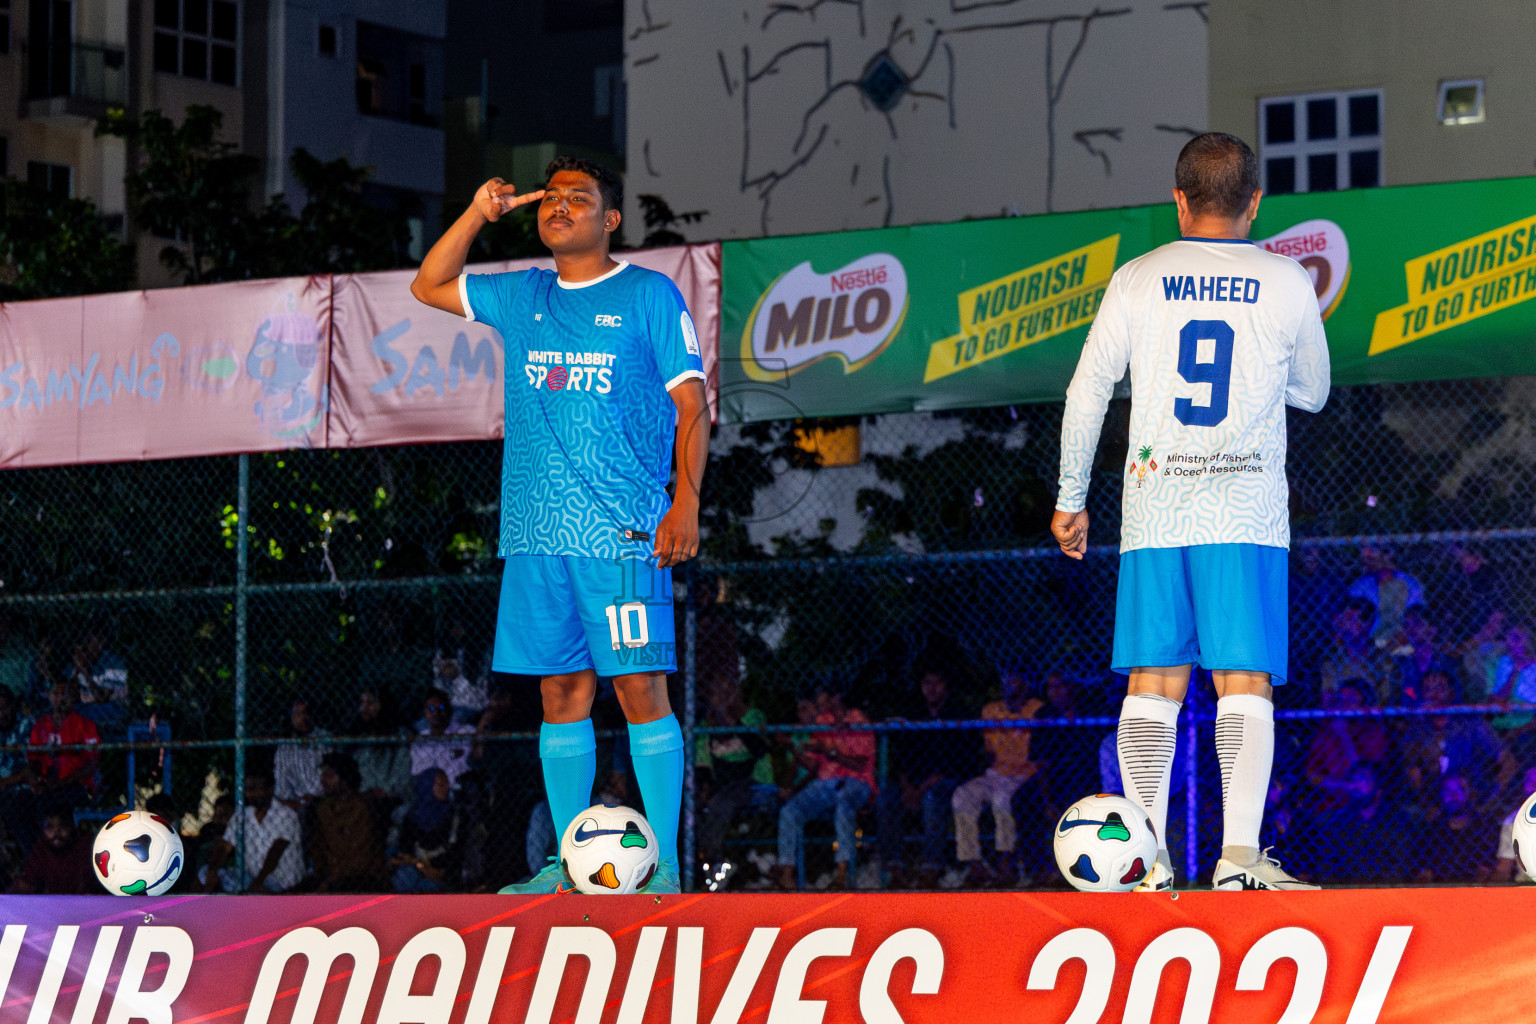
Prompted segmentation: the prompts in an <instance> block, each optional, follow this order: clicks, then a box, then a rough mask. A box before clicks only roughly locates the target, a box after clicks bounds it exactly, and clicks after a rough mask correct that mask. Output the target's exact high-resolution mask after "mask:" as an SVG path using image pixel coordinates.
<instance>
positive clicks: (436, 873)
mask: <svg viewBox="0 0 1536 1024" xmlns="http://www.w3.org/2000/svg"><path fill="white" fill-rule="evenodd" d="M413 788H414V791H415V795H414V797H413V799H412V800H411V807H410V810H408V811H406V812H405V820H404V821H402V822H401V823H400V842H399V848H398V849H397V850H396V851H395V853H394V856H392V857H391V858H390V866H391V867H393V868H394V877H393V878H392V880H391V884H392V886H393V888H394V890H395V892H408V893H409V892H415V893H436V892H447V891H448V890H449V889H450V888H451V887H452V883H453V881H454V879H455V877H456V875H457V873H458V872H457V868H458V852H459V851H458V846H459V834H458V825H459V819H458V815H457V814H456V813H455V810H456V809H455V807H454V804H453V790H452V789H451V788H450V786H449V782H448V773H447V772H445V771H443V770H442V769H441V768H427V769H425V770H423V771H421V772H418V773H417V774H416V775H415V776H414V782H413Z"/></svg>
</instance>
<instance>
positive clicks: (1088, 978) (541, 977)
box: [0, 888, 1536, 1024]
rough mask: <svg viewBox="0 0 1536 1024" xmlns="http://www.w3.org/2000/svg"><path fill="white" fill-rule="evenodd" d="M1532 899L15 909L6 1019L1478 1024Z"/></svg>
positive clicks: (1042, 898)
mask: <svg viewBox="0 0 1536 1024" xmlns="http://www.w3.org/2000/svg"><path fill="white" fill-rule="evenodd" d="M1531 916H1536V890H1529V889H1514V888H1498V889H1496V888H1489V889H1391V890H1344V891H1332V892H1317V893H1260V892H1251V893H1210V892H1203V893H1182V894H1179V895H1178V896H1176V897H1169V896H1142V895H1085V894H1072V893H1048V894H1041V893H974V894H971V893H966V894H960V893H956V894H911V895H907V894H864V893H859V894H855V893H825V894H804V895H748V894H742V895H736V894H731V895H682V896H657V897H646V896H629V897H625V896H618V897H578V896H560V897H500V896H440V897H431V896H370V897H362V896H360V897H342V896H308V897H305V896H292V897H282V896H279V897H219V896H193V897H181V898H164V899H159V900H127V899H115V898H112V897H105V896H103V897H9V898H5V899H3V900H0V921H3V923H4V929H3V931H0V986H3V995H0V1019H3V1020H17V1021H20V1020H23V1019H25V1020H27V1021H29V1022H33V1024H38V1022H41V1021H46V1020H52V1021H61V1022H63V1021H69V1022H72V1024H91V1022H94V1021H107V1022H109V1024H128V1022H130V1021H133V1020H138V1019H143V1020H147V1021H149V1022H152V1024H170V1022H171V1021H175V1022H177V1024H203V1022H213V1021H231V1022H243V1024H269V1022H273V1024H276V1022H281V1024H316V1022H325V1024H364V1022H366V1024H407V1022H433V1024H489V1022H491V1021H498V1022H499V1021H526V1022H527V1024H553V1022H561V1024H604V1022H613V1024H641V1022H643V1021H650V1022H664V1021H669V1022H672V1024H699V1022H709V1024H732V1022H759V1024H802V1022H806V1024H817V1022H819V1021H825V1022H827V1024H836V1022H843V1021H848V1022H854V1021H864V1022H867V1024H896V1022H899V1021H907V1022H916V1021H964V1022H965V1024H982V1022H991V1021H997V1022H1004V1021H1006V1022H1009V1024H1013V1022H1017V1021H1029V1022H1032V1024H1063V1022H1069V1024H1092V1022H1097V1021H1123V1022H1128V1024H1130V1022H1143V1024H1151V1022H1160V1024H1161V1022H1166V1024H1173V1022H1176V1021H1177V1022H1181V1024H1195V1022H1203V1021H1214V1022H1220V1024H1256V1022H1273V1021H1283V1022H1285V1024H1302V1022H1307V1021H1314V1022H1318V1024H1372V1022H1378V1021H1379V1022H1382V1024H1410V1022H1411V1024H1497V1022H1506V1021H1529V1020H1533V1019H1536V988H1533V986H1531V985H1529V984H1527V983H1526V977H1525V972H1526V970H1527V969H1528V965H1529V964H1530V963H1532V962H1533V957H1536V929H1533V928H1532V927H1531V926H1530V924H1529V921H1530V919H1531Z"/></svg>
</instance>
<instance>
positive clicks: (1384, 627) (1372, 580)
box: [1349, 544, 1424, 647]
mask: <svg viewBox="0 0 1536 1024" xmlns="http://www.w3.org/2000/svg"><path fill="white" fill-rule="evenodd" d="M1360 564H1361V565H1362V566H1363V567H1364V569H1365V573H1364V575H1362V576H1361V577H1360V578H1359V579H1357V580H1355V582H1353V583H1351V584H1350V585H1349V596H1350V597H1352V598H1358V599H1360V600H1364V601H1368V602H1369V603H1370V605H1371V608H1372V611H1373V615H1372V618H1371V621H1370V624H1369V630H1368V631H1369V632H1370V635H1371V639H1372V640H1373V641H1375V642H1376V644H1377V645H1378V646H1383V647H1385V646H1389V645H1392V644H1395V643H1396V638H1397V636H1398V634H1399V633H1400V632H1401V631H1402V628H1403V617H1404V616H1405V615H1406V614H1407V612H1408V609H1409V608H1416V607H1419V606H1421V605H1423V604H1424V587H1423V586H1422V585H1420V583H1419V581H1418V580H1416V579H1414V578H1413V577H1412V576H1410V575H1408V574H1407V573H1405V572H1403V571H1402V570H1401V569H1399V568H1397V566H1395V565H1393V564H1392V552H1391V551H1390V550H1388V549H1387V548H1385V547H1382V546H1380V545H1376V544H1367V545H1365V546H1364V547H1362V548H1361V549H1360Z"/></svg>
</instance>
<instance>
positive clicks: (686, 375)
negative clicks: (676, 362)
mask: <svg viewBox="0 0 1536 1024" xmlns="http://www.w3.org/2000/svg"><path fill="white" fill-rule="evenodd" d="M695 378H697V379H699V380H708V379H709V378H708V377H706V376H704V371H703V370H684V371H683V372H682V373H680V374H678V375H677V376H676V377H673V378H672V379H671V380H669V381H667V390H668V391H671V390H672V389H673V388H675V387H677V386H678V385H679V384H681V383H682V382H683V381H685V380H693V379H695Z"/></svg>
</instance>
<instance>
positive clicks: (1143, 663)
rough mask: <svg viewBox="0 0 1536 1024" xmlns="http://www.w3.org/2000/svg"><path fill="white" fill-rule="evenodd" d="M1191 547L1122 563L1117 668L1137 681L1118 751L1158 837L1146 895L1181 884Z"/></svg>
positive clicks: (1127, 781)
mask: <svg viewBox="0 0 1536 1024" xmlns="http://www.w3.org/2000/svg"><path fill="white" fill-rule="evenodd" d="M1184 550H1185V549H1183V548H1142V549H1139V550H1136V551H1127V552H1125V553H1124V554H1123V555H1121V556H1120V582H1119V586H1118V590H1117V593H1116V601H1115V644H1114V653H1113V656H1112V659H1111V666H1112V667H1113V668H1114V670H1115V671H1116V672H1124V673H1127V674H1128V675H1129V676H1130V683H1129V685H1128V687H1127V691H1126V698H1125V702H1124V703H1123V704H1121V706H1120V726H1119V729H1118V731H1117V733H1116V737H1115V747H1116V751H1117V753H1118V754H1119V759H1120V782H1121V786H1122V787H1123V788H1124V790H1125V795H1126V797H1127V798H1129V799H1131V800H1133V801H1135V802H1136V804H1137V805H1138V806H1140V807H1141V809H1142V810H1143V811H1145V812H1146V815H1147V818H1148V819H1149V820H1150V821H1151V822H1152V829H1153V831H1154V832H1155V833H1156V834H1157V866H1156V867H1154V868H1153V870H1152V873H1151V874H1149V875H1148V877H1147V881H1146V882H1144V883H1143V884H1142V885H1141V886H1140V887H1138V888H1139V889H1145V890H1151V891H1157V890H1161V889H1168V888H1171V887H1172V885H1173V865H1172V860H1171V858H1170V857H1169V855H1168V828H1167V825H1168V790H1169V786H1170V784H1171V781H1172V774H1173V753H1174V748H1175V745H1176V741H1177V739H1178V731H1179V730H1178V719H1179V708H1180V707H1181V706H1182V704H1183V701H1184V694H1185V692H1186V691H1187V690H1188V688H1189V671H1190V668H1191V667H1192V665H1193V662H1194V660H1195V657H1196V655H1197V653H1198V649H1197V647H1196V645H1195V618H1194V607H1193V601H1192V598H1191V595H1190V584H1189V570H1188V563H1187V561H1186V559H1185V557H1184Z"/></svg>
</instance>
